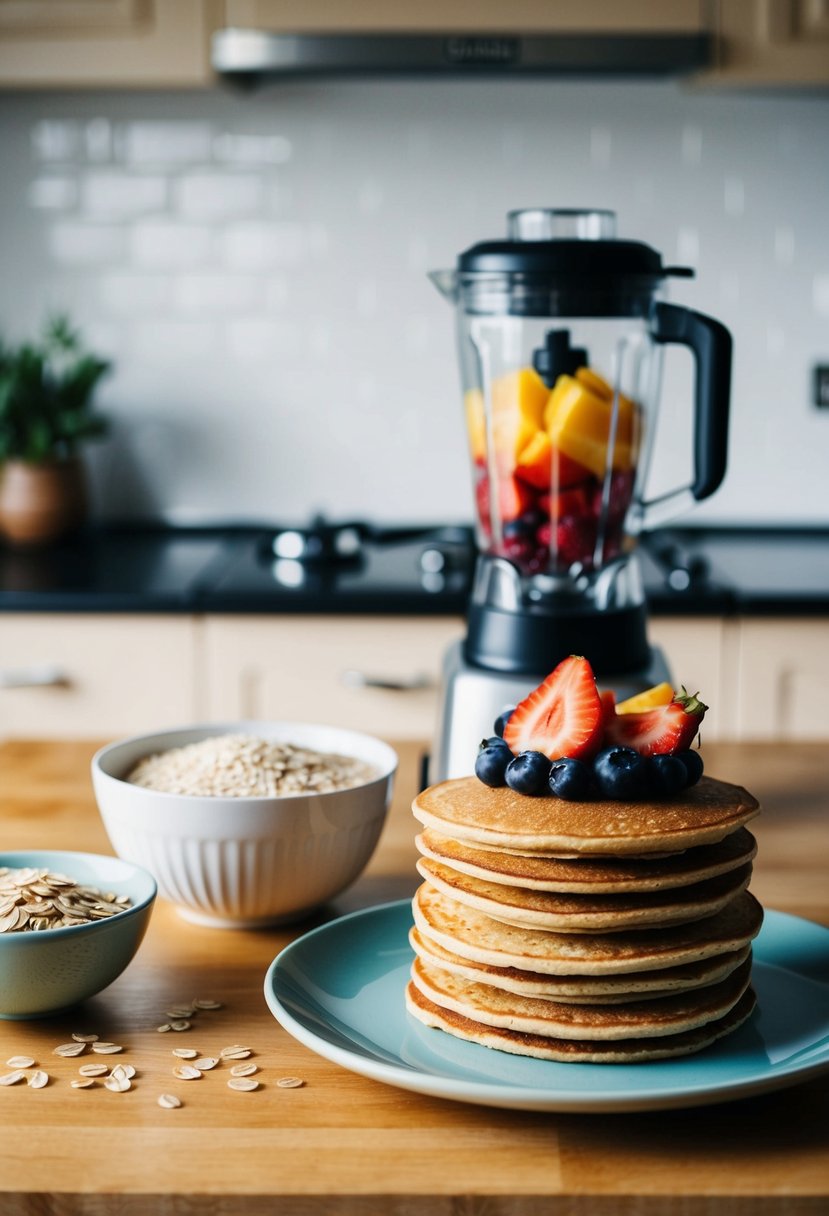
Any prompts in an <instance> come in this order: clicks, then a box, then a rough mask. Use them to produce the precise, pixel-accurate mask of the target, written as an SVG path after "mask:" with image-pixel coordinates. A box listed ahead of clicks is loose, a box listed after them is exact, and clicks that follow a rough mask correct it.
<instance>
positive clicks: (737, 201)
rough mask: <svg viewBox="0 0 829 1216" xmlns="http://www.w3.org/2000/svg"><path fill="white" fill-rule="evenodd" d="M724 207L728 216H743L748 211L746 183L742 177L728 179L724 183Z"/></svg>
mask: <svg viewBox="0 0 829 1216" xmlns="http://www.w3.org/2000/svg"><path fill="white" fill-rule="evenodd" d="M723 207H724V209H725V214H726V215H733V216H737V217H738V216H741V215H743V214H744V213H745V209H746V188H745V182H744V181H743V180H742V178H740V177H727V178H726V179H725V181H724V183H723Z"/></svg>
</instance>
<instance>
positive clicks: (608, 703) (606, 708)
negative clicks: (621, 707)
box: [599, 688, 616, 722]
mask: <svg viewBox="0 0 829 1216" xmlns="http://www.w3.org/2000/svg"><path fill="white" fill-rule="evenodd" d="M599 696H600V697H601V702H602V717H603V718H604V721H605V722H612V721H613V719H614V718H615V717H616V693H615V692H613V690H612V689H610V688H608V689H606V690H605V691H604V692H603V693H600V694H599Z"/></svg>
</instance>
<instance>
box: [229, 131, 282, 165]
mask: <svg viewBox="0 0 829 1216" xmlns="http://www.w3.org/2000/svg"><path fill="white" fill-rule="evenodd" d="M292 155H293V146H292V144H291V141H290V140H289V139H286V138H285V136H284V135H257V134H245V133H242V132H225V133H223V134H221V135H216V136H214V138H213V156H214V158H215V160H217V161H221V162H224V163H226V164H231V165H248V166H251V167H253V166H255V165H284V164H285V162H286V161H289V160H290V159H291V157H292Z"/></svg>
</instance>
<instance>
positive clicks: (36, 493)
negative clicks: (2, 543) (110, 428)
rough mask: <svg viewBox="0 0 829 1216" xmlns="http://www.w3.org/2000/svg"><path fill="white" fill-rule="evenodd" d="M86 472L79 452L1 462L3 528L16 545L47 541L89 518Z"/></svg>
mask: <svg viewBox="0 0 829 1216" xmlns="http://www.w3.org/2000/svg"><path fill="white" fill-rule="evenodd" d="M86 509H87V497H86V476H85V472H84V466H83V464H82V462H81V460H80V458H79V457H77V456H72V457H69V458H68V459H66V460H47V461H43V462H42V463H41V464H28V463H27V462H26V461H24V460H8V461H6V463H5V464H4V465H2V466H0V532H2V534H3V536H4V537H5V538H6V540H8V541H10V542H11V544H13V545H21V546H24V545H25V546H29V545H32V546H33V545H45V544H48V543H49V542H50V541H53V540H57V539H58V538H59V537H61V536H65V535H66V533H67V532H71V531H72V530H73V529H74V528H77V527H78V525H79V524H81V523H83V521H84V519H85V518H86Z"/></svg>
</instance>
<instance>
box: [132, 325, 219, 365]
mask: <svg viewBox="0 0 829 1216" xmlns="http://www.w3.org/2000/svg"><path fill="white" fill-rule="evenodd" d="M131 330H132V331H131V342H130V346H131V354H132V356H133V358H136V359H139V360H146V361H148V363H149V366H151V367H156V366H157V365H159V364H172V365H173V366H176V367H182V368H183V367H184V366H185V365H186V364H187V363H188V362H196V363H198V362H199V361H203V362H204V363H205V364H207V365H209V364H210V361H211V359H212V358H213V356H214V354H215V350H216V341H217V331H216V327H215V325H214V324H213V323H212V322H206V321H184V320H181V321H178V320H172V319H170V318H169V317H161V318H159V319H158V320H153V321H149V320H148V321H137V322H136V323H135V324H134V325H133V326H132V327H131Z"/></svg>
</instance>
